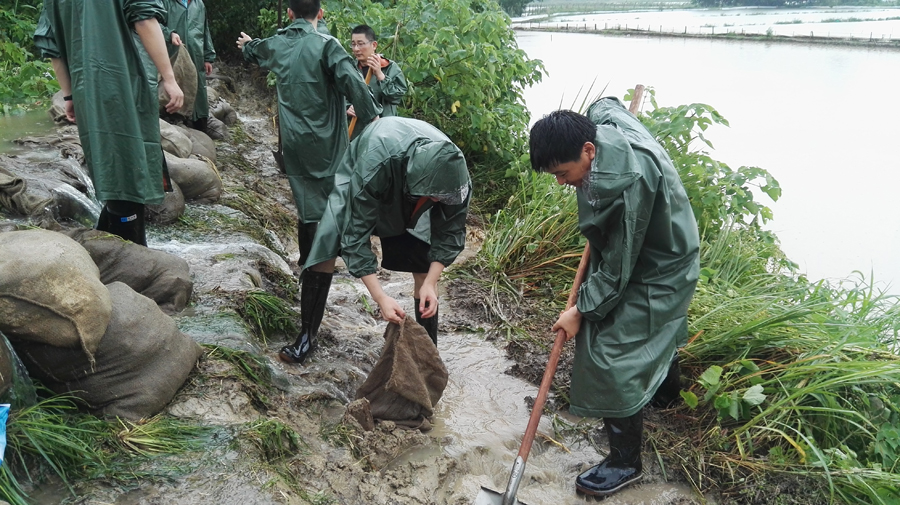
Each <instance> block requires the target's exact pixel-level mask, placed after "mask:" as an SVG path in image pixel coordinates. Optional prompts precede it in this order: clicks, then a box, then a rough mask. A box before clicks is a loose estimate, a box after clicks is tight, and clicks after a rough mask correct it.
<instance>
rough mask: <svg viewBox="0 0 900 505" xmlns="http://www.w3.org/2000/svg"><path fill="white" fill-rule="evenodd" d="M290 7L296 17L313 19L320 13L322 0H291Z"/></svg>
mask: <svg viewBox="0 0 900 505" xmlns="http://www.w3.org/2000/svg"><path fill="white" fill-rule="evenodd" d="M290 7H291V10H292V11H294V17H296V18H302V19H312V18H314V17H316V16H318V15H319V9H321V8H322V0H290Z"/></svg>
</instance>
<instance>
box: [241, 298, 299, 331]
mask: <svg viewBox="0 0 900 505" xmlns="http://www.w3.org/2000/svg"><path fill="white" fill-rule="evenodd" d="M240 298H241V300H239V302H238V307H237V311H238V313H239V314H240V315H241V317H243V318H244V320H245V321H247V323H249V324H250V326H251V327H252V328H253V331H254V332H255V333H256V334H257V335H258V336H259V337H260V338H261V339H262V340H263V342H266V341H267V340H268V338H269V337H272V336H275V335H292V334H295V333H297V331H299V328H298V327H297V320H299V319H300V315H299V314H298V313H297V312H296V311H295V310H294V309H293V308H291V306H290V304H289V303H288V302H286V301H284V300H283V299H281V298H279V297H277V296H275V295H272V294H269V293H267V292H265V291H250V292H248V293H246V294H243V295H242V296H241V297H240Z"/></svg>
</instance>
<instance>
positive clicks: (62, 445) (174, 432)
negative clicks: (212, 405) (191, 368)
mask: <svg viewBox="0 0 900 505" xmlns="http://www.w3.org/2000/svg"><path fill="white" fill-rule="evenodd" d="M75 402H76V400H75V398H73V397H69V396H52V397H49V398H45V399H42V400H41V401H39V402H38V403H36V404H34V405H32V406H29V407H24V408H21V409H15V410H13V411H12V412H11V413H10V417H9V420H8V423H7V434H6V437H7V444H8V445H7V448H6V456H5V458H4V461H3V464H2V465H0V500H5V501H7V502H9V503H10V504H11V505H26V504H28V503H29V498H28V490H29V489H33V488H35V487H37V486H38V485H40V484H41V483H42V482H44V481H45V480H46V479H47V478H49V477H51V476H56V477H57V478H59V479H60V481H62V483H63V484H64V485H65V486H66V487H67V488H68V490H69V492H70V493H72V495H73V496H75V495H76V489H75V486H76V484H77V483H78V481H80V480H93V479H102V480H107V481H110V482H116V483H132V484H133V483H136V482H139V481H141V480H142V479H145V478H147V477H152V476H154V475H152V474H151V473H150V472H142V471H139V470H138V465H139V464H141V463H142V462H145V461H147V460H148V458H149V457H150V456H156V455H165V454H178V453H182V452H185V451H188V450H196V449H199V448H200V447H201V446H202V445H203V441H204V440H205V437H206V432H207V431H208V430H207V429H206V428H203V427H201V426H197V425H192V424H187V423H184V422H183V421H178V420H176V419H171V418H165V417H160V416H157V417H154V418H152V419H149V420H144V421H141V422H129V421H124V420H114V421H107V420H103V419H99V418H97V417H94V416H91V415H87V414H81V413H79V412H78V408H77V405H76V403H75ZM156 476H157V477H164V475H156Z"/></svg>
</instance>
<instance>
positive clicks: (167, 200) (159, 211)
mask: <svg viewBox="0 0 900 505" xmlns="http://www.w3.org/2000/svg"><path fill="white" fill-rule="evenodd" d="M170 182H171V184H172V191H169V192H168V193H166V196H165V197H164V198H163V201H162V203H160V204H158V205H147V206H146V211H147V213H146V214H145V216H146V217H147V221H149V222H151V223H154V224H159V225H166V224H172V223H174V222H175V221H178V218H179V217H181V215H182V214H184V209H185V205H184V193H182V192H181V188H180V187H179V186H178V183H177V182H175V181H171V180H170Z"/></svg>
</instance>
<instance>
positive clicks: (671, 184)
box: [530, 98, 700, 496]
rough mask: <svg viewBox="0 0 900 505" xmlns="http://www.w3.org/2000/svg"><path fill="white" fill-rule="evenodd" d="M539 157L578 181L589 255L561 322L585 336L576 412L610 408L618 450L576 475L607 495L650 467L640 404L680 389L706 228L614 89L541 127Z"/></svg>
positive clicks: (607, 417) (581, 487)
mask: <svg viewBox="0 0 900 505" xmlns="http://www.w3.org/2000/svg"><path fill="white" fill-rule="evenodd" d="M530 147H531V166H532V168H533V169H534V170H535V171H537V172H546V173H549V174H551V175H553V176H554V177H556V179H557V181H558V182H559V184H567V185H570V186H574V187H575V188H577V199H578V220H579V228H580V229H581V232H582V233H583V234H584V236H585V237H587V239H588V243H589V245H590V265H589V268H588V271H587V274H586V275H585V279H584V282H583V284H582V286H581V287H580V288H579V291H578V298H577V303H576V305H575V306H574V307H572V308H570V309H568V310H566V311H565V312H563V313H562V314H561V315H560V317H559V319H558V320H557V321H556V323H555V324H554V325H553V330H554V331H555V330H563V331H565V333H566V336H567V337H568V338H570V339H571V338H572V337H575V339H576V340H575V358H574V363H573V367H572V387H571V392H570V398H571V407H570V411H571V412H572V413H573V414H576V415H580V416H585V417H602V418H603V420H604V425H605V428H606V433H607V436H608V437H609V447H610V451H609V455H608V456H607V457H606V458H605V459H604V460H603V461H602V462H600V464H598V465H596V466H594V467H592V468H590V469H588V470H587V471H585V472H584V473H582V474H581V475H579V476H578V477H577V478H576V480H575V487H576V489H577V490H578V491H579V492H581V493H585V494H588V495H592V496H606V495H609V494H612V493H615V492H616V491H618V490H620V489H622V488H623V487H625V486H627V485H629V484H632V483H634V482H636V481H637V480H639V479H640V478H641V472H642V465H641V444H642V436H643V417H642V413H641V412H642V409H643V407H644V405H646V404H647V403H651V402H652V403H653V404H656V405H663V406H664V405H666V404H668V403H669V402H671V401H673V400H674V399H675V398H677V397H678V392H679V390H680V384H679V379H680V369H679V366H678V356H677V352H676V351H677V348H678V347H680V346H683V345H685V344H686V343H687V309H688V305H689V304H690V301H691V298H692V297H693V294H694V288H695V286H696V284H697V277H698V273H699V243H700V238H699V233H698V231H697V223H696V221H695V219H694V215H693V211H692V210H691V205H690V202H689V201H688V198H687V193H686V192H685V190H684V187H683V186H682V184H681V180H680V178H679V176H678V172H677V171H676V170H675V168H674V166H673V165H672V162H671V160H670V159H669V157H668V155H667V154H666V153H665V151H664V150H663V148H662V147H661V146H660V145H659V144H658V143H657V142H656V140H655V139H654V138H653V136H652V135H651V134H650V132H649V131H647V129H646V128H644V126H643V125H641V123H640V122H639V121H638V120H637V118H635V117H634V116H633V115H632V114H631V113H629V112H628V111H627V110H626V109H625V107H624V106H623V105H622V103H621V102H619V101H618V100H617V99H615V98H602V99H600V100H598V101H596V102H595V103H594V104H592V105H591V107H590V108H589V109H588V112H587V116H584V115H581V114H578V113H575V112H572V111H567V110H561V111H555V112H553V113H551V114H549V115H548V116H545V117H544V118H543V119H541V120H540V121H538V122H537V123H535V125H534V127H533V128H532V129H531V140H530Z"/></svg>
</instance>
